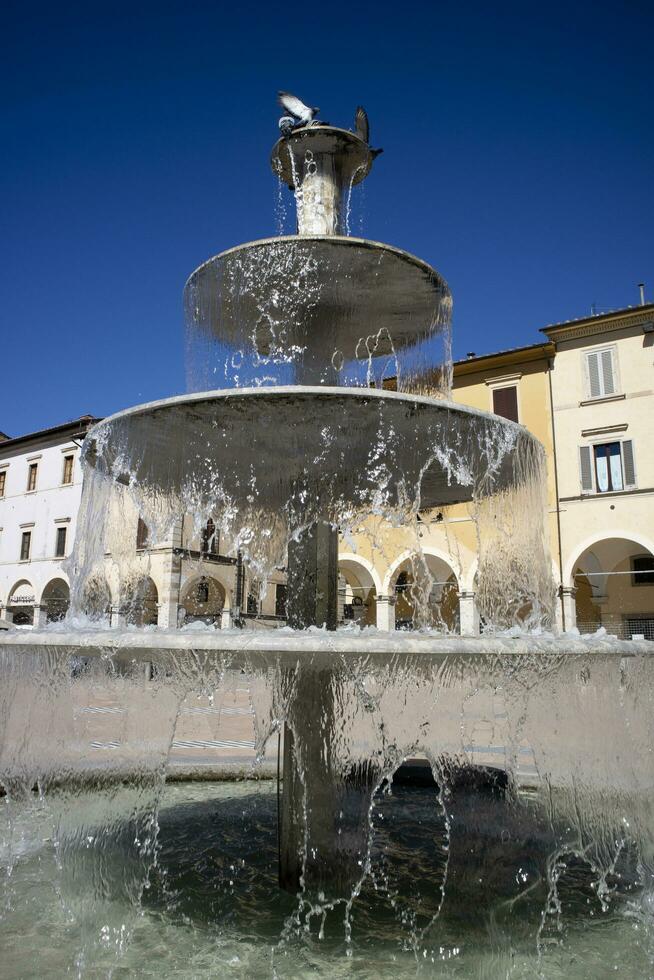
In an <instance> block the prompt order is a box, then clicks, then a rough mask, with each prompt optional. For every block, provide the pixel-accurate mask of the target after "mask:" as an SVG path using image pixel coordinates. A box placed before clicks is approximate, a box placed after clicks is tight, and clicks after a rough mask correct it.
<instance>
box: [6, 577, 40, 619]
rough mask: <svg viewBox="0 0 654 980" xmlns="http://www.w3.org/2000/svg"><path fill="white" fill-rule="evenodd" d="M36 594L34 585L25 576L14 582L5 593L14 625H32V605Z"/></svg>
mask: <svg viewBox="0 0 654 980" xmlns="http://www.w3.org/2000/svg"><path fill="white" fill-rule="evenodd" d="M35 603H36V595H35V592H34V586H33V585H32V583H31V582H30V581H29V579H26V578H20V579H18V581H17V582H14V584H13V585H12V587H11V589H10V590H9V593H8V595H7V609H8V611H9V612H10V613H11V614H12V619H13V622H14V625H15V626H33V625H34V606H35Z"/></svg>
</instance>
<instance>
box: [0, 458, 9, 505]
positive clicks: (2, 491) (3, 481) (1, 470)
mask: <svg viewBox="0 0 654 980" xmlns="http://www.w3.org/2000/svg"><path fill="white" fill-rule="evenodd" d="M8 471H9V466H8V465H6V466H0V500H4V498H5V497H6V496H7V473H8Z"/></svg>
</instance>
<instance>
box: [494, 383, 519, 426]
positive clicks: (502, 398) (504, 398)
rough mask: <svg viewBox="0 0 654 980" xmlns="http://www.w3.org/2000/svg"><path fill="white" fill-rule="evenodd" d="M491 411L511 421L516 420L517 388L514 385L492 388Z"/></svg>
mask: <svg viewBox="0 0 654 980" xmlns="http://www.w3.org/2000/svg"><path fill="white" fill-rule="evenodd" d="M493 411H494V412H495V414H496V415H501V416H502V418H505V419H510V421H511V422H517V421H518V389H517V388H516V386H515V385H511V386H510V387H509V388H493Z"/></svg>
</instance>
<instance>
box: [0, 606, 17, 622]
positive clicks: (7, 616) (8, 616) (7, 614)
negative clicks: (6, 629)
mask: <svg viewBox="0 0 654 980" xmlns="http://www.w3.org/2000/svg"><path fill="white" fill-rule="evenodd" d="M0 619H4V620H5V622H7V623H13V621H14V611H13V609H10V608H9V606H5V609H4V612H3V611H2V609H0Z"/></svg>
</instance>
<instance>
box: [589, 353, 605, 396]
mask: <svg viewBox="0 0 654 980" xmlns="http://www.w3.org/2000/svg"><path fill="white" fill-rule="evenodd" d="M587 356H588V382H589V389H590V390H589V394H590V397H591V398H599V397H600V395H601V394H602V383H601V381H600V368H599V354H588V355H587Z"/></svg>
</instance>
